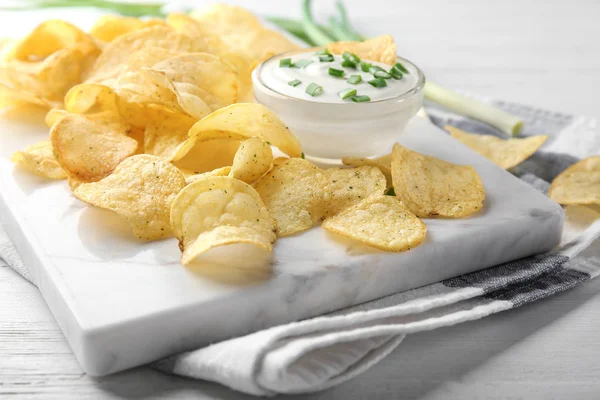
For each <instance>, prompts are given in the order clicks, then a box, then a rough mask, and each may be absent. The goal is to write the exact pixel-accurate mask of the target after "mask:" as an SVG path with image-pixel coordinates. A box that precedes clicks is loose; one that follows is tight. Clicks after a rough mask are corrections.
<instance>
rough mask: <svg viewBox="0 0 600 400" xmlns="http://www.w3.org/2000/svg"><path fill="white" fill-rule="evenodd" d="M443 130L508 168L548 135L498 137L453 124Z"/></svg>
mask: <svg viewBox="0 0 600 400" xmlns="http://www.w3.org/2000/svg"><path fill="white" fill-rule="evenodd" d="M444 129H445V130H447V131H448V132H450V135H452V137H453V138H454V139H456V140H458V141H459V142H461V143H463V144H465V145H467V146H469V147H470V148H471V149H473V150H475V151H476V152H478V153H479V154H481V155H482V156H484V157H485V158H487V159H488V160H490V161H491V162H493V163H494V164H496V165H498V166H499V167H502V168H504V169H510V168H512V167H516V166H517V165H519V164H521V163H522V162H523V161H525V160H526V159H528V158H529V157H531V156H532V155H533V153H535V152H536V151H537V150H538V149H539V148H540V147H542V145H543V144H544V142H545V141H546V140H547V139H548V136H543V135H539V136H530V137H526V138H508V139H500V138H499V137H496V136H491V135H478V134H476V133H468V132H465V131H463V130H460V129H458V128H455V127H453V126H449V125H447V126H445V127H444Z"/></svg>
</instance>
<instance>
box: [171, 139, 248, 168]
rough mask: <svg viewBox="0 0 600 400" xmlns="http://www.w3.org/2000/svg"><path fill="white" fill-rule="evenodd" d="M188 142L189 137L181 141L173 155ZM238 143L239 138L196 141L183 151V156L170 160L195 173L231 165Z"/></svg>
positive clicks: (238, 146)
mask: <svg viewBox="0 0 600 400" xmlns="http://www.w3.org/2000/svg"><path fill="white" fill-rule="evenodd" d="M189 143H190V142H189V139H188V140H186V141H185V142H183V143H182V144H181V145H180V146H179V148H178V149H177V150H176V151H175V155H176V156H177V154H179V153H180V149H181V148H182V147H183V146H187V145H188V144H189ZM240 143H241V142H240V141H239V140H229V139H213V140H207V141H205V142H200V143H196V144H195V145H193V146H192V149H191V150H189V151H188V150H185V151H184V152H183V153H184V156H183V157H181V158H177V157H176V156H175V157H172V159H173V160H172V162H173V164H174V165H175V166H177V167H178V168H181V169H187V170H190V171H192V172H193V173H195V174H199V173H204V172H208V171H212V170H214V169H217V168H221V167H227V166H231V165H232V164H233V159H234V157H235V154H236V153H237V151H238V149H239V148H240Z"/></svg>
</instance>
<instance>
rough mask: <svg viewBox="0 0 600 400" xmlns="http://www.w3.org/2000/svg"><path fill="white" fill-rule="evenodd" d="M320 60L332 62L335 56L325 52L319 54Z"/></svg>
mask: <svg viewBox="0 0 600 400" xmlns="http://www.w3.org/2000/svg"><path fill="white" fill-rule="evenodd" d="M319 61H321V62H332V61H333V56H332V55H331V54H324V55H322V56H319Z"/></svg>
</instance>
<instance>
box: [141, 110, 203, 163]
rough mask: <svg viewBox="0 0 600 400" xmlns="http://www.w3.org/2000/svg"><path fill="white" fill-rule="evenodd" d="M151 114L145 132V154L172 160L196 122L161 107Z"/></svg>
mask: <svg viewBox="0 0 600 400" xmlns="http://www.w3.org/2000/svg"><path fill="white" fill-rule="evenodd" d="M149 108H150V109H154V111H153V112H151V113H149V114H150V118H149V119H148V122H147V125H146V128H145V131H144V152H145V153H147V154H152V155H155V156H159V157H161V158H164V159H165V160H171V159H172V158H173V155H174V153H175V151H176V150H177V147H178V146H179V145H180V144H181V143H183V142H185V140H186V139H187V134H188V131H189V129H190V128H191V127H192V125H194V122H195V120H194V119H192V118H190V117H189V116H187V115H185V114H182V113H178V112H172V111H168V110H165V109H161V108H159V107H152V106H150V107H149Z"/></svg>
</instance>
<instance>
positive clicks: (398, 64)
mask: <svg viewBox="0 0 600 400" xmlns="http://www.w3.org/2000/svg"><path fill="white" fill-rule="evenodd" d="M394 68H397V69H399V70H400V72H402V73H403V74H410V72H408V70H407V69H406V68H405V67H404V65H402V64H400V63H396V65H394Z"/></svg>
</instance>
